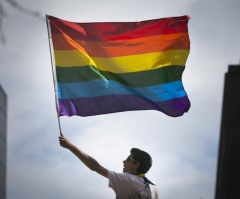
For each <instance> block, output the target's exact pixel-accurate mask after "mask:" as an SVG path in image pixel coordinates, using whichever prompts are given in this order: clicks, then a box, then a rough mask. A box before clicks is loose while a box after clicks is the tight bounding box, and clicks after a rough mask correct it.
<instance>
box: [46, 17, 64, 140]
mask: <svg viewBox="0 0 240 199" xmlns="http://www.w3.org/2000/svg"><path fill="white" fill-rule="evenodd" d="M46 23H47V31H48V42H49V50H50V57H51V64H52V76H53V85H54V93H55V105H56V112H57V118H58V127H59V132H60V136H62V135H63V134H62V129H61V124H60V114H59V110H58V103H57V89H56V79H55V73H54V64H53V58H52V55H53V53H52V43H51V41H50V40H51V38H52V36H51V32H50V26H49V21H48V15H46Z"/></svg>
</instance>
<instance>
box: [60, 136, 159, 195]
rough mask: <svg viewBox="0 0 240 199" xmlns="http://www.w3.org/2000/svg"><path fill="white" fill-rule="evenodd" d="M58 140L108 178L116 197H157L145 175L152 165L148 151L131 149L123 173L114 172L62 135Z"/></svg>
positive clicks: (90, 167) (92, 168) (91, 167)
mask: <svg viewBox="0 0 240 199" xmlns="http://www.w3.org/2000/svg"><path fill="white" fill-rule="evenodd" d="M59 142H60V145H61V146H62V147H64V148H66V149H69V150H70V151H71V152H72V153H73V154H74V155H76V156H77V157H78V158H79V159H80V160H81V161H82V162H83V163H84V164H85V165H86V166H87V167H88V168H89V169H91V170H92V171H95V172H97V173H98V174H100V175H102V176H104V177H106V178H108V180H109V187H111V188H112V189H113V190H114V192H115V193H116V198H117V199H158V192H157V188H156V185H155V184H154V183H152V182H151V181H149V180H148V179H147V178H146V177H145V173H147V172H148V170H149V169H150V168H151V166H152V159H151V156H150V155H149V154H148V153H146V152H144V151H142V150H140V149H136V148H133V149H131V151H130V153H131V154H130V155H129V156H128V158H127V159H126V160H124V161H123V165H124V167H123V173H116V172H113V171H109V170H107V169H106V168H104V167H102V166H101V165H100V164H99V163H98V162H97V161H96V160H95V159H93V158H92V157H90V156H89V155H87V154H86V153H84V152H83V151H82V150H80V149H79V148H77V147H76V146H75V145H73V144H72V143H71V142H70V141H69V140H68V139H66V138H65V137H64V136H60V137H59Z"/></svg>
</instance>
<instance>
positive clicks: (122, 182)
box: [108, 171, 158, 199]
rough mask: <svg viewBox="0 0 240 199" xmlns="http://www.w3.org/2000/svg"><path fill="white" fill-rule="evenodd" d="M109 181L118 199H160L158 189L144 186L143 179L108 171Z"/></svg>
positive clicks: (148, 185) (152, 186) (149, 185)
mask: <svg viewBox="0 0 240 199" xmlns="http://www.w3.org/2000/svg"><path fill="white" fill-rule="evenodd" d="M108 179H109V187H111V188H112V189H113V190H114V192H115V193H116V198H117V199H158V191H157V187H156V186H155V185H151V184H144V179H143V178H142V177H139V176H136V175H131V174H128V173H115V172H113V171H108Z"/></svg>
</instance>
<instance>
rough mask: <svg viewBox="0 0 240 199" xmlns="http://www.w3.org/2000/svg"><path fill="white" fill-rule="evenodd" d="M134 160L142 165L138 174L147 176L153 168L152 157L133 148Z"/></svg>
mask: <svg viewBox="0 0 240 199" xmlns="http://www.w3.org/2000/svg"><path fill="white" fill-rule="evenodd" d="M130 153H131V155H132V158H133V159H134V160H136V161H137V162H139V163H140V165H139V167H138V171H137V172H138V174H145V173H147V172H148V171H149V169H150V168H151V166H152V158H151V156H150V155H149V154H148V153H147V152H145V151H142V150H140V149H137V148H132V149H131V151H130Z"/></svg>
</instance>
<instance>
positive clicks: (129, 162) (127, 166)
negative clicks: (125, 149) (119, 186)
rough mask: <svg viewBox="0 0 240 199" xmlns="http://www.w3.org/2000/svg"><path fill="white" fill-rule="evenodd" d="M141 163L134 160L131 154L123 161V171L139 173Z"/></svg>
mask: <svg viewBox="0 0 240 199" xmlns="http://www.w3.org/2000/svg"><path fill="white" fill-rule="evenodd" d="M139 164H140V163H139V162H137V161H136V160H134V158H133V157H132V155H129V156H128V157H127V159H126V160H124V161H123V172H124V173H129V174H133V175H135V174H137V169H138V167H139Z"/></svg>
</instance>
